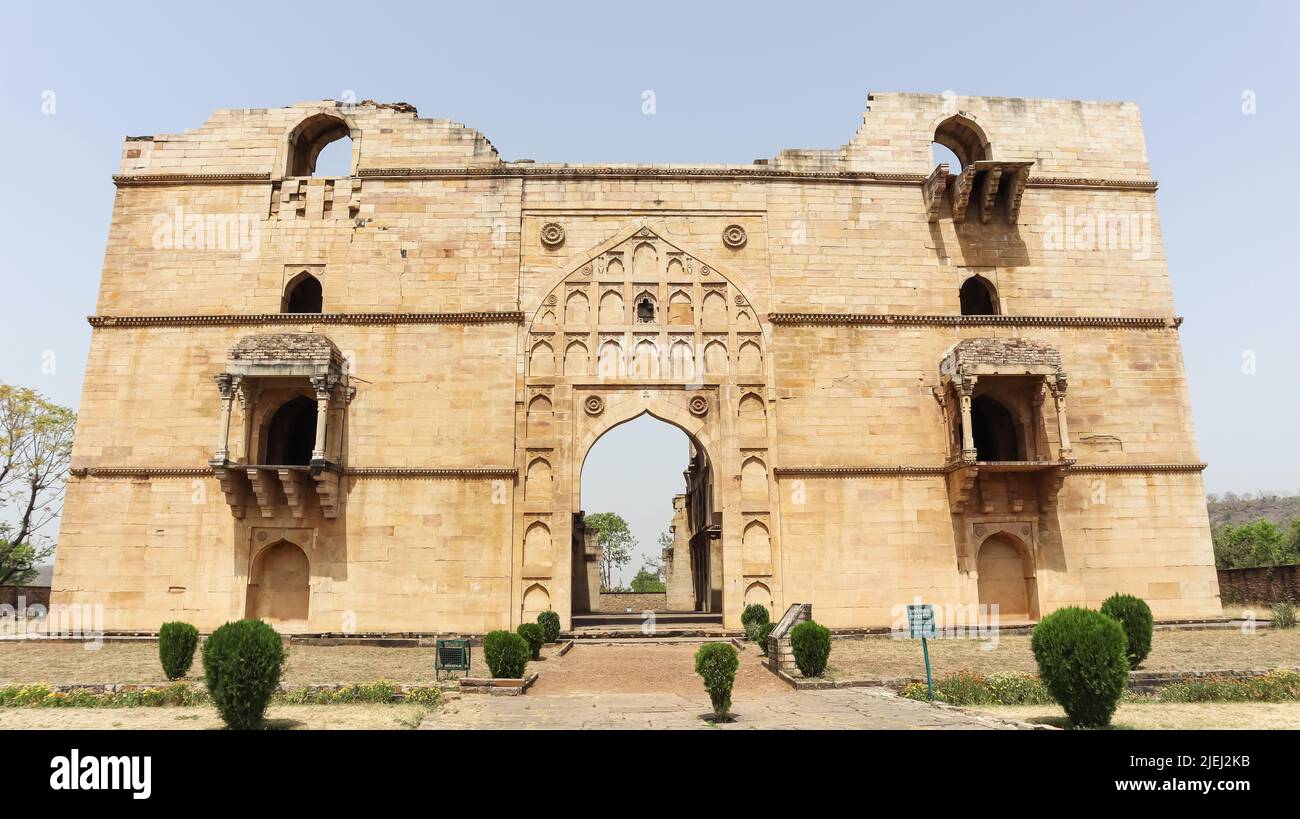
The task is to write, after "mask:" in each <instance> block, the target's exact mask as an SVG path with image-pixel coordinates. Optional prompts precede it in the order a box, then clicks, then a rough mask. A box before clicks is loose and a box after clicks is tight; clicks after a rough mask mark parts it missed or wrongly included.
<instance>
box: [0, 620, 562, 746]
mask: <svg viewBox="0 0 1300 819" xmlns="http://www.w3.org/2000/svg"><path fill="white" fill-rule="evenodd" d="M558 651H559V646H558V645H548V646H544V647H543V648H542V659H541V660H534V661H532V662H530V663H529V664H528V669H527V673H528V674H531V673H533V672H534V671H544V670H545V667H546V663H547V661H548V658H551V657H554V656H555V655H556V653H557V652H558ZM201 653H202V650H201V649H200V651H198V652H195V655H194V665H193V666H192V667H191V668H190V673H189V676H188V677H186V679H188V680H190V681H192V682H201V681H202V680H203V661H202V656H201ZM433 659H434V649H432V648H377V647H372V646H289V647H288V661H287V662H286V663H285V670H284V677H283V679H282V682H283V683H284V684H285V685H288V686H296V685H313V684H329V683H362V682H374V681H376V680H388V681H390V682H395V683H403V684H406V685H432V684H433V682H434V670H433ZM470 660H471V663H472V666H473V667H472V668H471V675H472V676H475V677H487V676H490V675H489V673H488V669H487V665H486V664H485V663H484V662H483V650H482V649H481V648H478V647H475V648H473V649H471V651H470ZM456 676H457V677H461V676H464V675H463V674H460V673H457V675H456ZM445 678H446V675H444V679H445ZM166 682H167V678H166V677H165V676H163V673H162V666H161V665H159V663H158V644H157V643H156V642H148V643H104V644H103V645H102V646H100V647H99V648H98V649H97V650H94V651H87V650H86V649H85V647H84V646H83V645H81V644H79V643H38V642H16V641H13V642H11V641H4V642H0V685H22V684H30V683H47V684H50V685H66V684H71V683H87V684H89V683H119V684H144V683H152V684H159V685H161V684H164V683H166ZM2 726H3V723H0V727H2Z"/></svg>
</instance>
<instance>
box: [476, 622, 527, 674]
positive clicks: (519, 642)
mask: <svg viewBox="0 0 1300 819" xmlns="http://www.w3.org/2000/svg"><path fill="white" fill-rule="evenodd" d="M531 653H532V650H531V649H530V648H529V647H528V641H527V640H525V639H524V638H523V637H520V636H519V635H518V634H515V633H514V632H510V631H489V632H488V633H487V636H486V637H484V638H483V658H484V659H485V660H487V664H488V670H489V671H491V672H492V676H493V677H496V678H497V679H510V680H522V679H523V678H524V667H525V666H527V665H528V656H529V655H530V654H531Z"/></svg>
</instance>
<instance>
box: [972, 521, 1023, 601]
mask: <svg viewBox="0 0 1300 819" xmlns="http://www.w3.org/2000/svg"><path fill="white" fill-rule="evenodd" d="M976 572H977V573H978V576H979V582H978V586H979V600H980V604H981V605H985V606H988V605H993V604H997V606H998V612H999V615H1000V617H1001V618H1002V619H1003V620H1033V619H1037V617H1038V595H1037V588H1036V585H1035V584H1036V581H1035V578H1034V570H1033V565H1032V564H1031V563H1030V561H1029V557H1028V554H1027V553H1026V551H1025V549H1024V547H1023V546H1022V545H1021V544H1020V543H1018V542H1016V541H1015V540H1013V539H1012V538H1010V537H1009V536H1007V535H1006V534H1001V533H999V534H995V535H993V536H991V537H989V538H988V539H987V540H985V541H984V542H983V543H982V544H980V549H979V555H978V557H977V560H976Z"/></svg>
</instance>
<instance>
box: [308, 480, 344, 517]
mask: <svg viewBox="0 0 1300 819" xmlns="http://www.w3.org/2000/svg"><path fill="white" fill-rule="evenodd" d="M311 476H312V478H313V479H314V480H315V481H316V496H317V497H318V498H319V499H320V508H321V511H322V512H323V513H324V514H325V517H326V518H329V519H330V520H333V519H334V518H337V517H338V516H339V512H340V511H341V510H342V508H343V495H344V493H343V492H341V491H340V489H341V483H342V482H341V480H340V476H339V473H338V472H336V471H334V470H332V469H313V470H312V473H311Z"/></svg>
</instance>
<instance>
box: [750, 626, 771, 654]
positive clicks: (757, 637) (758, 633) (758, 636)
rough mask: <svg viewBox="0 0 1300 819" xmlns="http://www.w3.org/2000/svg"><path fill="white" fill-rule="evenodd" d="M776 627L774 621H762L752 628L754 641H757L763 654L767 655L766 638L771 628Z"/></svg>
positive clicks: (769, 635)
mask: <svg viewBox="0 0 1300 819" xmlns="http://www.w3.org/2000/svg"><path fill="white" fill-rule="evenodd" d="M774 628H776V623H762V624H761V625H759V626H758V628H756V629H754V642H756V643H758V647H759V649H760V650H761V651H762V652H763V656H764V657H766V656H767V638H768V637H771V636H772V629H774Z"/></svg>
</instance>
